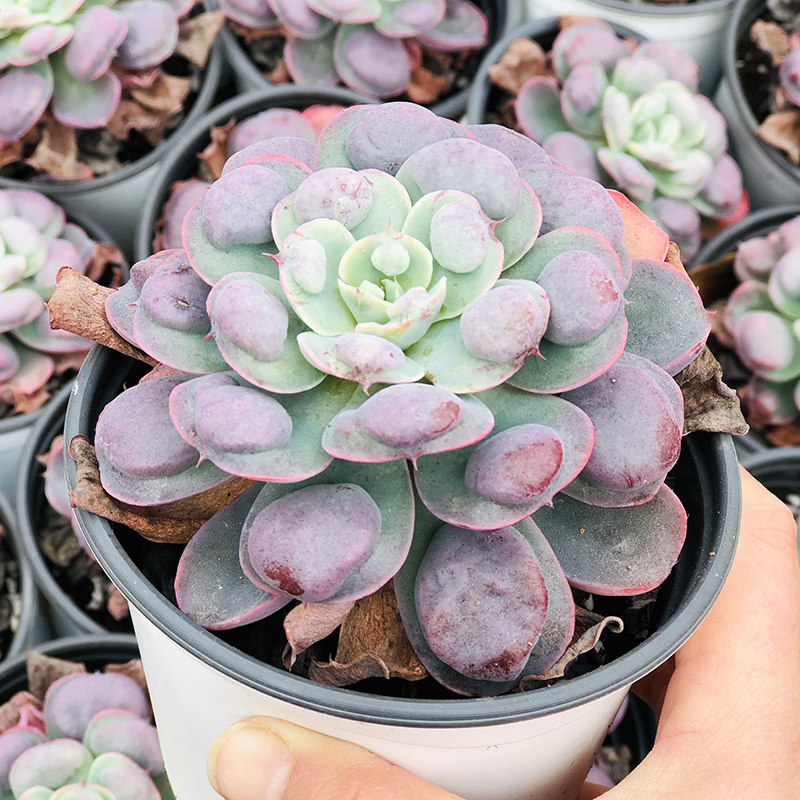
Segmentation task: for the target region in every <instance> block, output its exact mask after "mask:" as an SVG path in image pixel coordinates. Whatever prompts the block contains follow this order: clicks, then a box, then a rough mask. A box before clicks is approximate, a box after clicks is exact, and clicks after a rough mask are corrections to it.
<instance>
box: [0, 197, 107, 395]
mask: <svg viewBox="0 0 800 800" xmlns="http://www.w3.org/2000/svg"><path fill="white" fill-rule="evenodd" d="M95 247H96V243H95V242H94V241H92V240H91V239H90V238H89V237H88V236H87V234H86V232H85V231H84V230H83V229H82V228H80V227H79V226H78V225H75V224H74V223H71V222H67V220H66V216H65V214H64V211H63V209H62V208H61V207H60V206H57V205H56V204H55V203H53V202H52V201H51V200H48V199H47V198H46V197H44V196H43V195H40V194H39V193H38V192H33V191H28V190H26V189H2V190H0V397H2V399H3V400H4V401H5V402H13V400H14V398H15V397H16V396H18V395H31V394H33V393H34V392H36V391H37V390H38V389H40V388H41V387H42V386H44V384H45V383H46V382H47V381H48V380H49V378H50V376H51V375H52V374H53V370H54V363H53V356H56V355H58V354H66V353H76V352H83V351H88V350H89V348H90V347H91V344H92V343H91V342H89V341H88V340H86V339H83V338H81V337H79V336H75V335H74V334H71V333H68V332H66V331H53V330H51V329H50V321H49V316H48V313H47V309H46V308H45V302H46V301H47V300H49V299H50V296H51V295H52V294H53V292H54V291H55V288H56V274H57V273H58V270H59V269H61V267H63V266H70V267H72V268H73V269H75V270H77V271H78V272H85V271H86V269H87V267H88V266H89V264H90V262H91V260H92V257H93V255H94V252H95Z"/></svg>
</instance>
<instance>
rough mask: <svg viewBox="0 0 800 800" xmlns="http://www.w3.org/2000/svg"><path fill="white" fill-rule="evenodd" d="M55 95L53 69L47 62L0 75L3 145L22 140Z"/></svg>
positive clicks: (0, 132) (0, 131)
mask: <svg viewBox="0 0 800 800" xmlns="http://www.w3.org/2000/svg"><path fill="white" fill-rule="evenodd" d="M52 94H53V71H52V70H51V68H50V65H49V62H48V61H41V62H38V63H37V64H32V65H31V66H29V67H23V68H20V69H11V70H9V71H8V72H6V73H5V74H4V75H2V76H0V97H2V98H3V103H2V110H0V145H6V144H9V143H10V142H16V141H17V140H18V139H21V138H22V137H23V136H24V135H25V134H26V133H27V132H28V131H29V130H30V129H31V128H32V127H33V126H34V125H35V124H36V123H37V121H38V120H39V118H40V117H41V116H42V114H43V113H44V110H45V109H46V108H47V106H48V104H49V102H50V98H51V96H52Z"/></svg>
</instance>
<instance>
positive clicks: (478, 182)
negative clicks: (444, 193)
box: [397, 139, 541, 220]
mask: <svg viewBox="0 0 800 800" xmlns="http://www.w3.org/2000/svg"><path fill="white" fill-rule="evenodd" d="M397 179H398V180H399V181H400V183H402V184H403V186H405V188H406V190H407V191H408V194H409V196H410V197H411V200H412V202H414V203H416V202H417V200H419V199H420V198H421V197H422V196H423V195H425V194H428V193H429V192H439V191H441V190H442V189H455V190H456V191H459V192H464V193H465V194H469V195H472V196H473V197H474V198H475V199H476V200H477V201H478V202H479V203H480V206H481V208H482V209H483V212H484V214H486V215H487V216H488V217H490V218H491V219H493V220H504V219H506V218H507V217H510V216H511V215H512V214H515V213H516V212H517V210H518V209H519V207H520V202H521V199H520V196H521V193H522V182H521V180H520V178H519V175H518V174H517V170H516V167H515V166H514V164H513V163H512V162H511V160H510V159H509V158H508V156H506V155H504V154H503V153H501V152H500V151H498V150H493V149H492V148H490V147H486V146H485V145H482V144H480V143H478V142H475V141H472V140H471V139H448V140H447V141H444V142H436V143H434V144H430V145H428V146H427V147H423V148H422V149H421V150H418V151H417V152H416V153H414V155H412V156H411V157H409V158H408V159H407V160H406V161H405V162H404V164H403V166H402V167H400V169H399V170H398V172H397ZM537 195H538V192H537ZM540 199H541V198H540Z"/></svg>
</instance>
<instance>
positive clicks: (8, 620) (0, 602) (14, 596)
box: [0, 522, 22, 660]
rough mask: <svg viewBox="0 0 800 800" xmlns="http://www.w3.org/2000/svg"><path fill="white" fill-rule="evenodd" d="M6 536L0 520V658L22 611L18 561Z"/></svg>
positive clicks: (15, 628) (8, 646)
mask: <svg viewBox="0 0 800 800" xmlns="http://www.w3.org/2000/svg"><path fill="white" fill-rule="evenodd" d="M7 536H8V532H7V531H6V529H5V527H4V526H3V524H2V522H0V660H2V659H3V658H5V657H6V653H8V650H9V648H10V647H11V641H12V639H13V638H14V632H15V631H16V630H17V628H18V627H19V621H20V614H21V612H22V595H21V586H20V573H19V562H18V561H17V559H16V557H15V556H14V554H13V553H12V552H11V550H10V548H9V547H8V544H7V543H6V537H7Z"/></svg>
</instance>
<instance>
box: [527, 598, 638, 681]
mask: <svg viewBox="0 0 800 800" xmlns="http://www.w3.org/2000/svg"><path fill="white" fill-rule="evenodd" d="M623 627H624V626H623V623H622V620H621V619H620V618H619V617H603V616H600V615H599V614H594V613H593V612H591V611H587V610H586V609H585V608H582V607H581V606H576V607H575V633H574V634H573V635H572V641H571V642H570V643H569V646H568V647H567V649H566V652H565V653H564V655H563V656H561V658H560V659H559V660H558V661H557V662H556V664H555V665H554V666H553V667H551V668H550V669H549V670H548V671H547V672H546V673H545V674H544V675H526V676H525V677H524V678H523V679H522V680H521V681H520V682H519V688H520V689H521V690H522V691H523V692H526V691H528V690H529V689H535V688H536V687H537V686H539V684H540V683H542V682H543V681H552V680H555V679H556V678H561V677H563V676H564V673H565V672H566V671H567V669H568V668H569V665H570V664H572V662H573V661H574V660H575V659H576V658H577V657H578V656H579V655H581V653H588V652H589V650H593V649H594V648H595V647H596V645H597V643H598V642H599V641H600V636H601V634H602V633H603V631H604V630H605V629H606V628H608V629H609V630H610V631H611V632H612V633H622V629H623Z"/></svg>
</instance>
